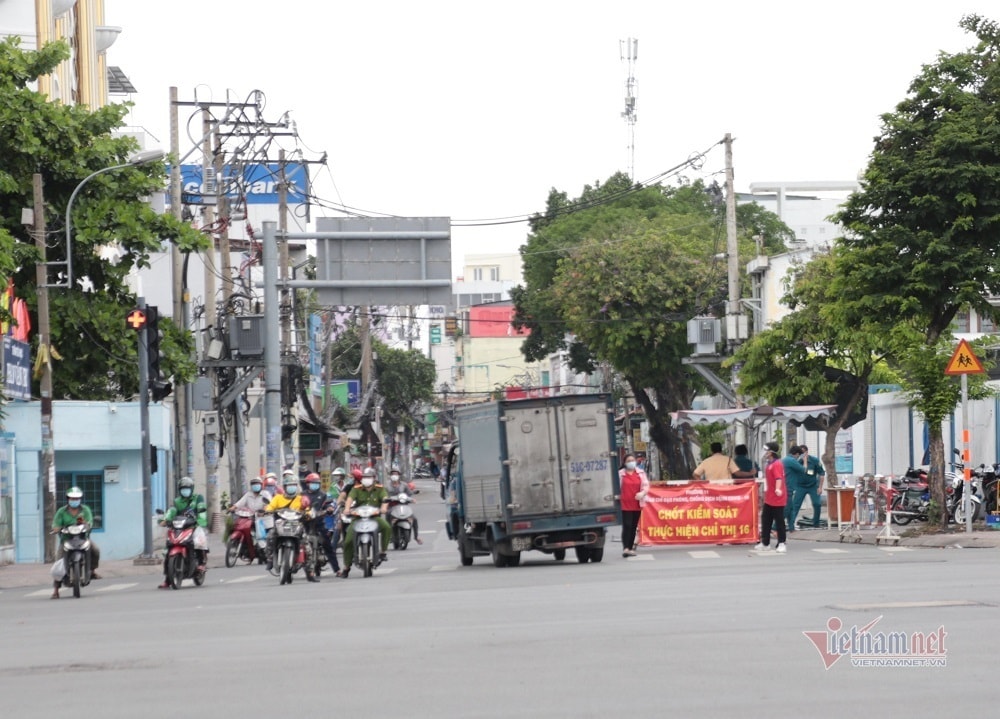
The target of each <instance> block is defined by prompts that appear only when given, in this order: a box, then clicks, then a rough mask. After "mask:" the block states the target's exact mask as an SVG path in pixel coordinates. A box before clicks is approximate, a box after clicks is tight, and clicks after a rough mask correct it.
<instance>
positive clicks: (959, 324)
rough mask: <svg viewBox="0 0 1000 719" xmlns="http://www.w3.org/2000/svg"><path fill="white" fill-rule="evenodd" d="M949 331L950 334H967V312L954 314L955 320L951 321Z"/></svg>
mask: <svg viewBox="0 0 1000 719" xmlns="http://www.w3.org/2000/svg"><path fill="white" fill-rule="evenodd" d="M951 331H952V332H968V331H969V311H968V310H966V311H964V312H957V313H956V314H955V319H953V320H952V321H951Z"/></svg>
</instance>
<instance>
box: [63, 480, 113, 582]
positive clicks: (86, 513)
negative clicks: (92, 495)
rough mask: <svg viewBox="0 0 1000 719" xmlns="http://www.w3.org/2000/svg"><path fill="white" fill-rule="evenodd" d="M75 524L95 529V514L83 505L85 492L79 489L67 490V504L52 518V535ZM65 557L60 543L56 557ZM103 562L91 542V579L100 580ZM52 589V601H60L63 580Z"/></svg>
mask: <svg viewBox="0 0 1000 719" xmlns="http://www.w3.org/2000/svg"><path fill="white" fill-rule="evenodd" d="M74 524H86V525H87V526H88V527H93V525H94V512H93V510H91V509H90V507H88V506H87V505H86V504H84V503H83V490H82V489H80V488H79V487H70V488H69V489H67V490H66V504H64V505H63V506H61V507H60V508H59V509H57V510H56V514H55V516H54V517H53V518H52V534H58V533H59V532H60V531H62V530H63V529H64V528H66V527H71V526H73V525H74ZM62 556H63V548H62V542H59V553H58V556H57V557H56V560H57V561H58V560H59V559H61V558H62ZM100 561H101V550H100V549H98V548H97V545H96V544H94V540H93V539H91V540H90V578H91V579H100V578H101V575H99V574H98V573H97V565H98V564H99V563H100ZM53 584H54V585H55V586H53V588H52V599H59V585H60V584H62V580H59V581H54V582H53Z"/></svg>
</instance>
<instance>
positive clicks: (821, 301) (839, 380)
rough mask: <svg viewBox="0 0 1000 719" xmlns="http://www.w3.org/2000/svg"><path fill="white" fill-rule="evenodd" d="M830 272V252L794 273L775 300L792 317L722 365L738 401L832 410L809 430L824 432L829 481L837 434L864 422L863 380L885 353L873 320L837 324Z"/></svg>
mask: <svg viewBox="0 0 1000 719" xmlns="http://www.w3.org/2000/svg"><path fill="white" fill-rule="evenodd" d="M837 267H838V265H837V255H836V254H835V253H834V254H825V255H819V256H817V257H815V258H814V259H813V260H812V261H810V262H809V263H807V264H806V265H804V266H802V267H801V268H799V269H798V270H796V271H794V272H793V275H792V277H790V279H789V289H788V292H787V293H786V294H785V296H784V297H783V298H782V303H783V304H785V305H787V306H788V307H789V308H790V309H791V312H790V313H789V314H787V315H785V316H784V317H782V318H781V319H780V320H779V321H777V322H775V323H773V324H772V325H770V326H769V327H768V328H767V329H765V330H763V331H761V332H758V333H757V334H755V335H754V336H753V337H751V338H750V340H748V341H747V342H746V343H744V344H743V345H742V346H741V347H740V348H739V349H738V350H737V351H736V353H735V354H734V356H733V358H732V360H731V361H730V362H728V363H727V364H730V365H731V364H733V363H739V365H740V370H739V378H740V392H741V393H742V394H743V395H744V396H747V397H753V398H760V399H764V400H766V401H768V402H769V403H771V404H775V405H781V404H836V405H837V413H836V415H835V416H834V417H832V418H830V419H828V420H822V421H818V422H816V423H815V425H814V426H815V427H816V428H817V429H823V430H824V431H825V433H826V438H825V442H824V447H823V452H822V459H823V464H824V466H825V467H826V469H827V476H828V481H830V482H832V483H835V482H836V479H837V472H836V461H835V459H836V437H837V432H838V431H840V430H841V429H843V428H845V427H849V426H851V425H852V424H854V423H855V422H857V421H859V420H861V419H863V418H864V416H865V412H866V408H867V394H868V383H869V382H870V378H871V376H872V374H873V373H874V372H875V371H876V368H877V367H878V366H879V365H880V363H883V362H884V361H885V357H886V355H887V354H888V353H889V346H888V343H887V342H886V338H885V335H884V327H883V325H882V323H881V322H880V321H878V320H877V319H875V318H862V321H861V322H859V323H857V324H855V323H851V322H845V321H844V315H843V314H842V313H841V311H840V306H839V303H838V300H839V297H838V295H837V294H836V292H834V291H833V289H832V285H831V283H830V281H829V280H830V277H831V276H833V275H835V274H836V273H837V271H838V270H837Z"/></svg>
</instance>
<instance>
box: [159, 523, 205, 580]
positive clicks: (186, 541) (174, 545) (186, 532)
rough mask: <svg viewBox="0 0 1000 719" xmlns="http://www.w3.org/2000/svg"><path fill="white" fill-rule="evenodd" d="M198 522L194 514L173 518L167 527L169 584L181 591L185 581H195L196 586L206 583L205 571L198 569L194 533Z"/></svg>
mask: <svg viewBox="0 0 1000 719" xmlns="http://www.w3.org/2000/svg"><path fill="white" fill-rule="evenodd" d="M197 528H198V520H197V518H196V517H195V515H194V513H193V512H185V513H184V514H179V515H177V516H176V517H174V518H173V520H171V522H170V526H169V527H167V582H168V583H169V584H170V586H171V587H172V588H174V589H180V588H181V583H182V582H183V581H184V580H185V579H193V580H194V583H195V585H196V586H199V587H200V586H201V585H202V584H204V583H205V571H206V570H205V569H199V568H198V553H197V552H196V551H195V546H194V533H195V530H196V529H197Z"/></svg>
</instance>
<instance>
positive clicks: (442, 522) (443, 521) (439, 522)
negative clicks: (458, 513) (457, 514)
mask: <svg viewBox="0 0 1000 719" xmlns="http://www.w3.org/2000/svg"><path fill="white" fill-rule="evenodd" d="M447 521H448V520H447V519H439V520H437V523H438V524H444V523H445V522H447Z"/></svg>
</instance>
